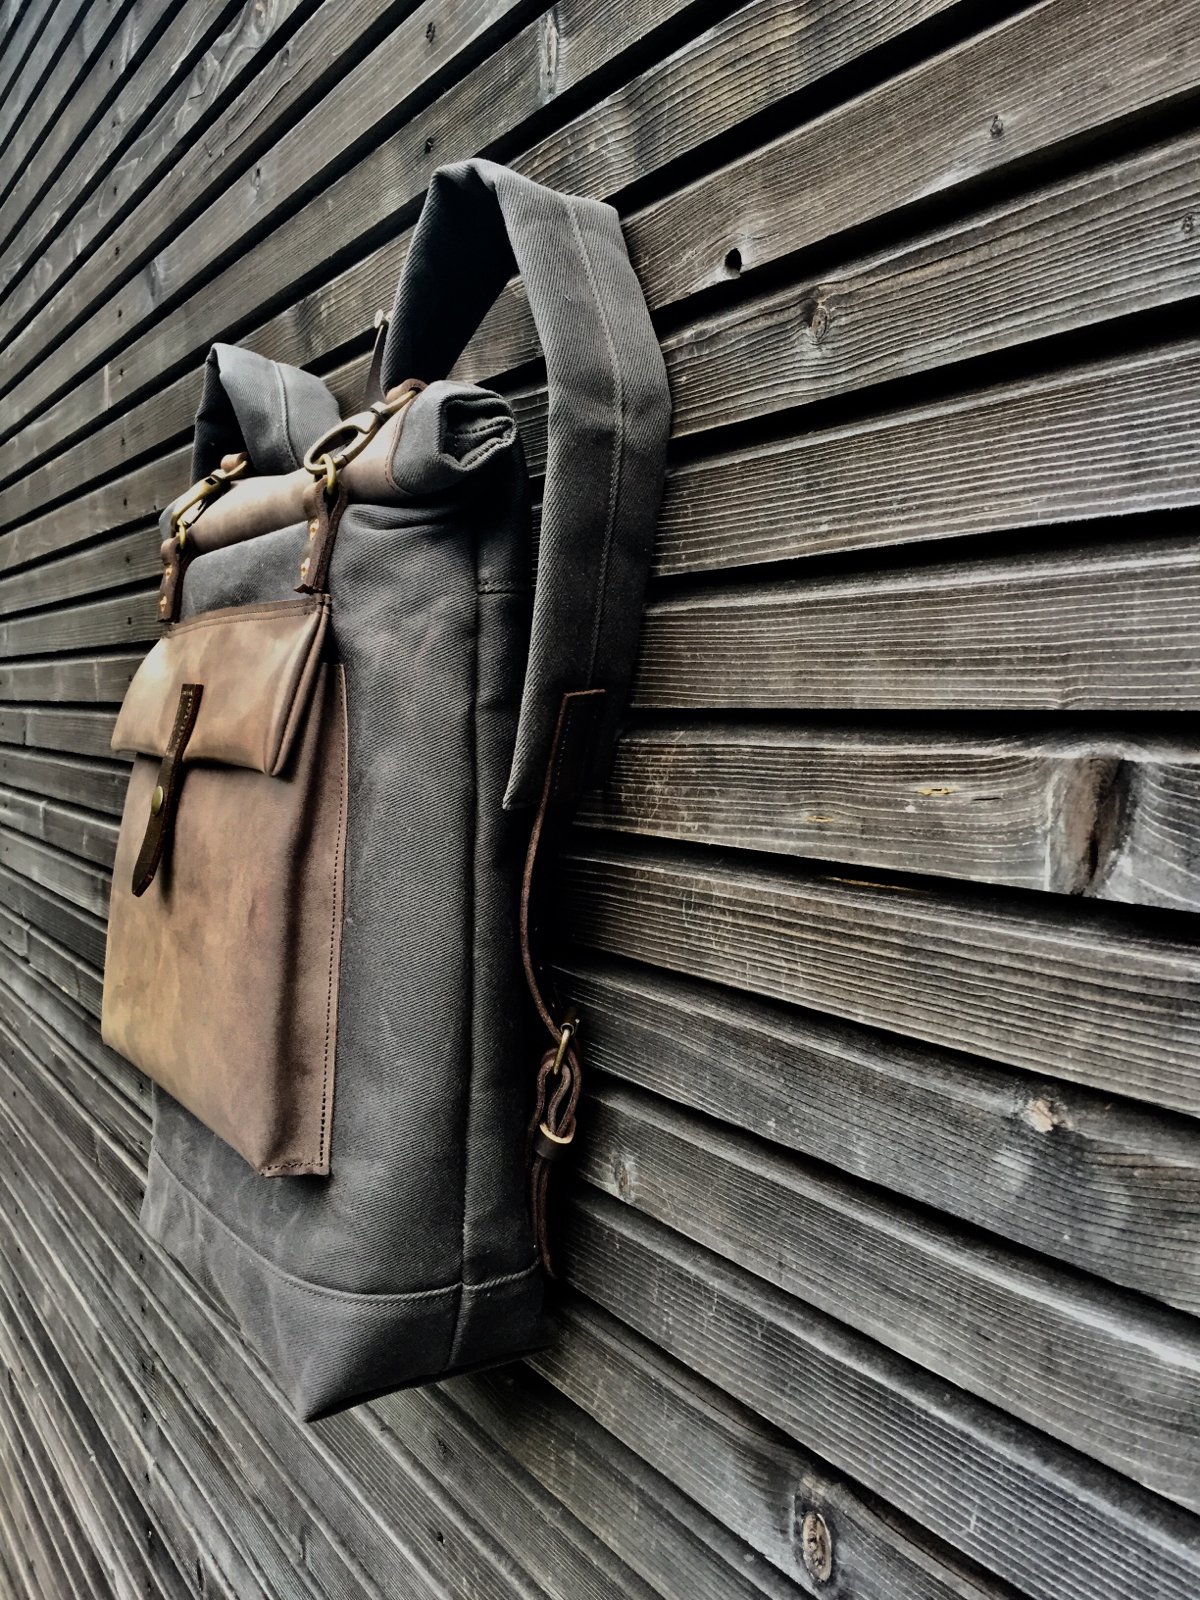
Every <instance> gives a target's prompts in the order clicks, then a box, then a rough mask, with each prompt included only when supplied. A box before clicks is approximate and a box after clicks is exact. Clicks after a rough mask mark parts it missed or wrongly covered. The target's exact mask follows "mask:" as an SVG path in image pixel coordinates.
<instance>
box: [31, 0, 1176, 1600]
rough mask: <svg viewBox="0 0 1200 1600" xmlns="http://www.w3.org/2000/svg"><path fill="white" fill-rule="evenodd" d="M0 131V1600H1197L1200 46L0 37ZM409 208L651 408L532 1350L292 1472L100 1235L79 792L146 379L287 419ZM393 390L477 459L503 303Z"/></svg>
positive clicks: (942, 36)
mask: <svg viewBox="0 0 1200 1600" xmlns="http://www.w3.org/2000/svg"><path fill="white" fill-rule="evenodd" d="M0 145H3V148H4V150H5V154H6V157H7V160H6V161H5V163H4V167H3V173H2V174H0V1150H2V1152H3V1160H0V1368H2V1369H3V1376H4V1380H5V1381H4V1382H3V1383H0V1594H3V1595H4V1596H5V1597H7V1596H9V1595H11V1596H12V1597H13V1600H104V1597H109V1596H111V1597H115V1600H133V1597H148V1600H187V1597H193V1600H324V1597H335V1596H336V1597H337V1600H393V1597H395V1596H403V1597H404V1600H409V1597H413V1600H446V1597H450V1600H453V1597H457V1600H510V1597H511V1600H540V1597H543V1596H545V1597H548V1600H763V1597H770V1600H789V1597H792V1596H798V1595H802V1594H803V1595H810V1596H836V1597H838V1600H881V1597H883V1596H887V1597H888V1600H1146V1597H1147V1596H1154V1600H1195V1597H1196V1596H1197V1594H1200V1120H1198V1119H1200V960H1198V957H1200V923H1197V922H1196V921H1195V920H1194V918H1195V916H1196V913H1197V912H1200V739H1198V738H1197V734H1196V717H1195V713H1196V711H1197V709H1198V708H1200V649H1198V647H1197V638H1198V637H1200V541H1198V538H1197V533H1196V526H1195V511H1196V507H1197V505H1200V426H1198V424H1200V400H1198V399H1197V395H1198V393H1200V321H1198V320H1197V306H1198V305H1200V188H1198V186H1197V171H1198V170H1200V3H1197V0H1038V3H1032V4H1030V3H1024V0H1004V3H1002V4H996V5H984V4H977V3H975V0H560V3H559V4H557V5H553V6H549V7H548V6H546V5H545V4H544V3H542V0H454V3H451V0H183V3H180V4H168V3H166V0H0ZM474 154H485V155H488V156H491V157H493V158H495V159H499V160H503V161H506V162H509V163H511V164H512V165H514V166H516V167H517V168H519V169H520V170H522V171H524V172H526V173H528V174H530V175H531V176H533V177H536V178H539V179H541V180H542V181H544V182H547V183H551V184H555V185H558V186H560V187H564V188H569V189H573V190H576V191H578V192H581V193H585V194H589V195H593V196H596V197H600V198H604V199H607V200H610V201H611V202H612V203H613V204H614V205H616V206H617V207H618V209H619V211H620V213H621V216H622V220H623V222H624V225H625V230H626V235H627V238H628V241H629V246H630V251H631V254H632V257H633V260H634V263H635V265H636V267H637V270H638V272H639V275H640V277H641V280H642V282H643V284H644V286H645V290H646V294H647V298H648V300H649V302H650V304H651V307H652V309H653V312H654V315H655V319H656V325H657V327H658V329H659V332H660V336H661V340H662V345H663V350H664V355H665V358H666V362H667V368H668V372H669V376H670V381H671V386H672V394H673V400H674V420H673V438H672V444H671V453H670V461H669V469H668V477H667V486H666V495H665V501H664V505H663V511H662V516H661V520H660V527H659V535H658V540H657V544H656V547H655V552H654V577H653V581H652V586H651V592H650V595H649V599H648V602H647V610H646V618H645V629H644V636H643V649H642V655H641V661H640V666H639V669H638V674H637V680H636V684H635V690H634V699H633V707H632V710H631V714H630V716H629V718H628V720H627V725H626V727H625V730H624V733H623V735H622V738H621V741H620V743H619V746H618V750H617V755H616V760H615V763H614V767H613V770H612V774H611V777H610V779H609V781H608V783H607V784H606V786H605V787H604V788H603V790H602V791H600V792H598V793H597V794H595V795H593V796H590V797H589V798H588V799H587V801H586V802H585V804H584V806H583V808H582V810H581V814H580V817H579V825H578V827H577V828H576V829H575V832H574V835H573V837H572V839H571V842H570V845H569V848H568V850H567V853H566V856H565V859H564V861H563V863H562V871H561V885H562V896H561V905H562V923H561V929H560V939H559V942H558V947H557V959H558V966H559V969H560V975H561V979H562V983H563V986H564V988H566V989H568V990H569V991H570V993H571V994H572V995H573V996H574V997H575V998H576V999H577V1000H578V1002H579V1004H580V1007H581V1009H582V1011H583V1014H584V1017H585V1019H586V1023H585V1026H586V1041H587V1052H588V1058H589V1061H590V1067H591V1079H590V1089H589V1093H588V1098H587V1106H586V1112H587V1114H586V1126H585V1137H584V1138H583V1139H582V1141H581V1149H580V1152H579V1158H578V1160H577V1162H576V1163H575V1167H574V1170H573V1172H572V1174H571V1176H570V1178H569V1180H568V1182H567V1184H566V1187H565V1194H564V1203H563V1206H562V1233H563V1240H562V1255H561V1259H562V1264H563V1281H562V1283H561V1284H560V1285H559V1287H558V1289H557V1290H556V1295H555V1308H556V1310H555V1315H556V1317H557V1319H558V1323H559V1327H560V1333H561V1336H560V1338H559V1341H558V1342H557V1343H556V1344H555V1345H554V1347H553V1348H551V1349H550V1350H548V1351H546V1352H545V1353H544V1354H542V1355H540V1356H538V1357H537V1358H535V1359H534V1360H533V1361H531V1362H529V1363H526V1364H523V1365H520V1366H517V1367H513V1368H509V1369H505V1370H502V1371H499V1372H496V1373H493V1374H489V1375H485V1376H482V1377H477V1378H464V1379H458V1380H455V1381H453V1382H451V1383H447V1384H443V1385H439V1386H436V1387H434V1388H430V1389H426V1390H419V1391H413V1392H409V1393H405V1394H401V1395H395V1396H392V1397H389V1398H387V1399H384V1400H381V1401H378V1402H375V1403H373V1404H371V1405H368V1406H361V1407H358V1408H356V1409H354V1410H352V1411H350V1412H347V1413H345V1414H344V1415H341V1416H338V1417H335V1418H332V1419H329V1420H327V1421H325V1422H322V1423H320V1424H317V1425H315V1426H311V1427H306V1426H302V1425H299V1424H297V1423H296V1422H294V1421H293V1420H292V1418H291V1416H290V1414H289V1413H288V1411H287V1409H286V1408H285V1406H284V1405H283V1403H282V1401H281V1398H280V1396H279V1394H278V1392H277V1390H276V1389H275V1387H274V1386H273V1384H272V1382H271V1379H270V1378H269V1376H268V1375H267V1374H266V1373H265V1372H264V1370H263V1369H262V1367H261V1365H260V1364H259V1363H258V1361H257V1360H256V1358H255V1357H254V1356H253V1355H252V1354H251V1353H250V1352H249V1351H248V1350H247V1349H246V1347H245V1346H244V1345H243V1344H242V1342H241V1341H240V1339H239V1338H238V1337H237V1335H236V1333H235V1332H234V1330H233V1329H232V1328H231V1327H230V1325H229V1324H228V1323H227V1322H226V1321H225V1320H224V1319H223V1318H222V1316H221V1315H220V1314H219V1313H218V1312H217V1311H216V1310H215V1309H214V1308H213V1307H212V1306H211V1305H209V1304H208V1303H207V1302H206V1300H205V1299H204V1298H203V1296H202V1295H200V1294H199V1293H198V1292H197V1291H196V1290H195V1289H194V1288H193V1287H192V1285H191V1284H190V1282H189V1281H188V1280H187V1279H186V1278H185V1277H184V1276H183V1275H182V1274H181V1273H180V1272H179V1271H178V1270H177V1269H176V1268H175V1266H174V1265H173V1264H172V1262H171V1261H170V1260H169V1259H168V1258H166V1257H165V1256H164V1255H163V1254H162V1253H161V1252H159V1251H158V1250H157V1249H156V1248H155V1247H154V1246H153V1245H151V1244H150V1243H149V1242H148V1241H147V1240H146V1239H145V1238H144V1237H143V1236H142V1234H141V1232H140V1230H139V1227H138V1222H137V1212H138V1206H139V1201H140V1196H141V1192H142V1187H143V1184H144V1179H145V1168H146V1159H147V1154H148V1149H149V1140H150V1116H151V1104H150V1095H149V1090H148V1085H147V1083H146V1081H145V1080H144V1079H143V1078H142V1077H141V1076H140V1074H138V1073H137V1072H136V1071H135V1070H134V1069H133V1068H132V1067H130V1066H129V1065H128V1064H127V1063H126V1062H124V1061H123V1060H121V1059H120V1058H119V1057H117V1056H115V1055H114V1054H113V1053H112V1052H111V1051H109V1050H107V1049H105V1047H104V1046H103V1045H102V1044H101V1042H100V1039H99V1030H98V1017H99V1008H100V994H101V982H102V968H103V961H104V942H105V915H106V907H107V898H108V882H109V873H110V870H111V864H112V860H113V855H114V851H115V846H116V834H117V827H118V822H119V818H120V814H121V808H122V804H123V798H124V788H125V781H126V775H127V771H128V767H127V763H126V762H124V761H123V760H121V759H119V758H117V757H115V756H114V755H113V754H112V752H111V750H110V743H109V741H110V737H111V733H112V728H113V722H114V718H115V714H116V709H117V706H118V704H119V702H120V699H121V696H122V694H123V693H124V690H125V687H126V685H127V684H128V682H129V678H130V676H131V674H132V672H133V670H134V669H135V667H136V664H137V662H138V660H139V659H140V657H141V655H142V654H143V653H144V651H145V649H146V647H147V645H148V643H149V642H150V641H151V640H152V639H153V638H154V636H155V632H156V627H157V623H156V606H155V593H154V591H155V588H156V572H157V568H158V552H157V533H156V517H157V514H158V512H159V510H160V509H161V508H162V506H163V505H164V504H165V503H166V502H167V501H168V500H169V499H171V498H172V497H173V496H174V495H175V494H176V493H178V492H179V491H180V489H182V488H183V487H184V486H185V484H186V481H187V477H188V472H189V445H190V429H191V419H192V415H193V412H194V409H195V406H196V402H197V398H198V388H199V384H198V373H199V367H200V364H201V362H202V360H203V356H204V352H205V350H206V348H207V346H208V345H209V344H210V343H211V342H212V341H213V340H216V339H239V340H243V341H245V342H246V343H248V344H250V345H251V346H253V347H254V348H256V349H258V350H261V351H262V352H264V353H265V354H267V355H269V356H272V357H276V358H279V359H283V360H289V361H295V362H299V363H301V364H304V365H307V366H310V367H312V368H313V369H314V370H316V371H317V372H319V373H321V374H322V375H323V376H324V377H325V378H326V380H327V381H328V382H329V383H330V385H331V386H332V387H333V389H334V391H335V392H336V393H337V394H338V396H339V398H340V399H341V400H342V401H343V403H344V404H345V405H347V406H348V407H349V406H354V405H355V404H356V403H357V400H358V396H359V393H360V390H361V385H362V381H363V378H364V375H365V370H366V365H367V359H368V352H369V347H370V343H371V334H370V326H371V320H372V316H373V314H374V312H375V310H376V309H377V308H378V307H379V306H381V305H384V304H386V303H387V302H388V301H389V299H390V297H391V293H392V290H393V287H394V283H395V279H396V275H397V272H398V271H399V269H400V266H401V265H402V263H403V260H404V256H405V253H406V250H407V248H408V243H409V240H410V238H411V234H412V229H413V226H414V224H415V221H416V218H417V215H418V213H419V210H420V205H421V200H422V196H423V194H424V191H425V188H426V186H427V183H428V180H429V176H430V174H431V173H432V171H433V170H434V169H435V168H436V167H437V166H439V165H441V164H442V163H445V162H450V161H454V160H458V159H462V158H465V157H467V156H470V155H474ZM459 371H460V373H461V374H462V375H463V376H464V377H468V378H471V379H475V380H478V381H483V382H487V383H490V384H493V385H495V386H496V387H498V388H499V389H500V390H501V391H502V392H503V393H504V394H506V395H507V396H508V397H509V398H510V399H511V401H512V403H513V405H514V408H515V410H516V413H517V416H518V419H519V421H520V425H521V429H522V434H523V438H524V443H525V447H526V451H527V454H528V457H529V460H530V462H531V465H532V467H533V470H534V473H535V477H536V475H538V474H540V472H541V471H542V468H543V465H544V459H545V437H546V408H547V397H546V393H545V380H544V370H543V368H542V367H541V365H540V362H539V356H538V348H537V341H536V336H535V334H534V330H533V326H532V322H531V319H530V315H529V308H528V305H527V303H526V300H525V297H524V294H523V291H522V289H521V285H520V284H519V282H514V283H513V284H510V285H509V286H508V288H507V289H506V290H505V291H504V293H503V294H502V295H501V297H500V300H499V301H498V303H497V305H496V306H495V307H494V308H493V310H492V311H491V312H490V313H489V315H488V316H487V317H486V318H485V320H484V323H483V325H482V326H481V328H480V330H479V332H478V334H477V335H476V337H475V339H474V340H473V341H472V344H471V346H470V347H469V348H468V350H467V351H466V353H465V354H464V356H463V358H462V361H461V362H460V365H459ZM535 487H536V485H535Z"/></svg>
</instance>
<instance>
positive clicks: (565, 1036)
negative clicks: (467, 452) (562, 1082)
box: [550, 1007, 579, 1138]
mask: <svg viewBox="0 0 1200 1600" xmlns="http://www.w3.org/2000/svg"><path fill="white" fill-rule="evenodd" d="M578 1032H579V1013H578V1012H577V1011H576V1010H575V1009H574V1007H572V1008H571V1010H570V1011H568V1012H567V1014H566V1016H565V1017H564V1018H563V1024H562V1028H561V1030H560V1032H559V1035H558V1049H557V1050H556V1051H555V1052H554V1065H553V1066H552V1067H551V1068H550V1071H551V1072H552V1073H554V1074H555V1076H557V1075H558V1073H560V1072H561V1071H562V1064H563V1061H564V1059H565V1058H566V1054H567V1051H568V1050H569V1049H570V1046H571V1040H572V1039H573V1038H574V1037H575V1035H576V1034H577V1033H578ZM550 1137H551V1138H553V1134H551V1135H550Z"/></svg>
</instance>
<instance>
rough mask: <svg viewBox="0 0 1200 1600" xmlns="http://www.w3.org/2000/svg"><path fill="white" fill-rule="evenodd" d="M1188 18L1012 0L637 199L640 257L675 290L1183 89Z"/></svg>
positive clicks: (702, 284)
mask: <svg viewBox="0 0 1200 1600" xmlns="http://www.w3.org/2000/svg"><path fill="white" fill-rule="evenodd" d="M1198 19H1200V12H1198V11H1197V10H1196V8H1195V7H1194V5H1192V4H1190V3H1186V0H1185V3H1183V4H1181V3H1180V0H1150V3H1148V4H1131V3H1130V0H1100V3H1097V4H1094V5H1090V6H1087V7H1081V6H1077V5H1062V4H1058V3H1055V0H1050V3H1042V4H1039V5H1034V6H1032V7H1030V8H1028V9H1027V10H1022V11H1020V12H1018V14H1017V15H1016V16H1014V17H1012V18H1010V19H1006V20H1005V21H1003V22H1000V23H999V24H998V25H997V26H995V27H994V28H991V29H989V30H988V31H987V32H984V33H982V34H980V35H978V36H976V37H972V38H969V39H967V40H965V41H964V42H963V43H962V44H960V45H958V46H956V47H955V48H953V49H951V50H948V51H946V52H944V53H942V54H940V55H935V56H933V57H932V58H931V59H929V60H927V61H922V62H920V63H919V64H918V65H917V66H915V67H913V68H911V69H910V70H909V71H908V72H906V73H903V74H901V75H899V76H898V77H895V78H891V79H889V80H888V81H887V82H885V83H883V84H881V85H880V86H879V87H878V88H875V89H872V90H870V91H869V92H868V93H866V94H864V95H861V96H859V97H857V98H855V99H852V100H850V101H848V102H847V103H846V104H844V105H839V106H836V107H834V108H833V109H832V110H831V111H829V112H827V113H826V114H825V115H823V116H821V117H818V118H816V119H815V120H813V121H811V122H805V123H803V124H802V126H801V127H799V128H797V129H796V130H795V131H794V132H788V133H785V134H783V135H782V136H781V137H779V138H778V139H775V140H773V141H771V142H770V143H768V144H766V145H764V146H762V147H761V148H759V149H755V150H753V151H751V152H749V153H748V154H746V155H744V156H742V157H741V158H740V159H739V160H737V161H734V162H731V163H730V164H729V165H727V166H723V167H719V168H718V169H717V170H716V171H714V172H711V173H705V174H704V175H703V176H702V177H700V178H698V179H696V180H695V182H693V183H691V184H689V185H686V186H684V187H683V188H681V189H679V190H678V191H677V192H676V193H674V194H672V195H670V196H667V197H665V198H664V199H662V200H661V201H659V202H658V203H657V204H655V205H653V206H649V207H646V208H644V209H643V210H641V211H639V212H637V213H635V214H634V215H633V216H631V217H630V219H629V222H628V234H629V239H630V244H631V248H632V250H633V254H634V260H635V262H636V264H637V268H638V272H639V274H640V275H642V276H643V277H644V278H646V279H648V280H649V281H650V282H651V283H652V284H653V285H654V286H655V292H656V295H657V296H658V297H660V303H667V302H669V301H670V300H676V299H682V298H684V297H685V296H687V295H689V294H692V293H695V292H696V291H697V290H699V289H702V288H708V287H711V286H713V285H716V284H721V283H727V282H728V281H729V279H730V277H731V276H739V275H741V274H746V273H751V272H753V271H754V270H755V269H756V268H759V267H761V266H764V265H766V264H767V263H769V262H773V261H776V260H778V259H779V258H780V257H781V256H784V255H787V254H789V253H793V252H795V251H797V250H800V249H803V248H804V247H806V246H809V245H812V244H816V243H819V242H822V241H824V240H827V239H828V238H830V237H831V236H832V235H836V234H837V233H839V232H841V231H843V230H846V229H848V228H852V227H854V226H855V225H857V224H859V223H862V222H865V221H869V220H872V219H874V218H877V217H881V216H886V215H888V214H889V213H890V212H892V211H895V210H898V209H900V208H901V207H903V206H905V205H911V204H914V203H917V202H921V201H925V200H928V199H930V198H931V197H933V196H939V195H943V194H945V193H947V192H948V191H949V190H952V189H955V188H958V187H959V186H961V185H964V184H968V183H971V182H973V181H975V180H977V179H979V178H981V177H984V176H986V175H990V174H992V173H995V172H996V171H998V170H1002V169H1004V168H1006V167H1008V166H1010V165H1012V164H1013V163H1014V162H1018V161H1022V160H1025V159H1027V158H1028V157H1029V156H1030V155H1032V154H1035V153H1037V154H1040V153H1042V152H1044V151H1047V150H1050V149H1053V148H1055V147H1057V146H1059V145H1062V144H1064V143H1066V142H1067V141H1070V140H1074V139H1077V138H1078V137H1079V136H1080V135H1083V134H1088V133H1094V132H1096V131H1097V130H1099V129H1100V128H1102V127H1104V126H1105V125H1106V124H1108V123H1111V122H1114V121H1117V120H1118V119H1120V118H1123V117H1127V116H1129V115H1130V114H1131V113H1134V112H1137V111H1139V110H1142V109H1144V108H1145V107H1147V106H1149V105H1152V104H1154V103H1155V102H1157V101H1161V100H1168V99H1170V98H1171V97H1172V96H1175V95H1178V94H1181V93H1187V92H1189V91H1194V90H1195V89H1196V87H1197V82H1198V80H1197V63H1196V60H1195V58H1194V56H1193V55H1192V53H1191V52H1189V51H1187V50H1180V49H1177V48H1176V45H1177V43H1178V41H1179V39H1180V37H1181V36H1182V35H1183V34H1185V33H1186V32H1187V31H1188V30H1190V29H1192V28H1194V27H1195V26H1196V25H1197V21H1198ZM847 152H853V157H854V158H853V159H852V160H847ZM797 173H802V174H803V182H802V183H799V184H798V183H797V181H796V175H797ZM731 250H736V251H737V252H738V257H739V260H738V263H737V265H736V267H731V265H730V264H729V252H730V251H731Z"/></svg>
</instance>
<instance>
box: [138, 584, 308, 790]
mask: <svg viewBox="0 0 1200 1600" xmlns="http://www.w3.org/2000/svg"><path fill="white" fill-rule="evenodd" d="M328 626H329V597H328V595H312V596H309V597H307V598H305V599H302V600H281V601H277V602H273V603H271V604H266V605H256V606H230V607H229V608H227V609H225V610H221V611H207V612H204V613H203V614H202V615H201V616H198V617H191V618H189V619H188V620H187V621H186V622H177V623H175V624H173V625H172V626H171V627H169V628H168V629H167V631H166V632H165V634H164V635H163V637H162V638H161V639H160V640H159V641H158V643H157V644H156V645H155V646H154V648H153V650H151V652H150V654H149V655H148V656H147V657H146V659H145V660H144V661H143V662H142V664H141V666H140V667H139V668H138V670H137V673H136V674H135V676H134V679H133V682H132V683H131V684H130V685H129V690H128V692H127V693H126V696H125V703H124V705H122V707H121V714H120V716H119V717H118V718H117V726H116V728H115V729H114V731H113V737H112V747H113V749H114V750H132V751H135V752H136V753H137V754H139V755H145V756H159V757H163V756H165V755H166V753H167V748H168V746H169V744H170V742H171V731H172V728H173V727H174V725H175V718H176V713H177V711H178V708H179V696H180V691H181V689H182V688H183V686H184V685H185V684H200V685H202V686H203V691H204V692H203V699H202V701H201V705H200V709H199V711H198V713H197V715H196V722H195V727H194V728H193V730H192V732H191V735H190V738H189V740H188V746H187V759H188V760H189V761H216V762H222V763H224V764H225V765H227V766H234V767H249V768H251V769H252V770H254V771H256V772H265V773H267V774H268V775H269V776H272V777H274V776H277V775H278V774H279V773H280V772H281V771H282V769H283V768H284V766H285V765H286V763H287V759H288V755H289V752H290V750H291V747H292V743H293V740H294V738H295V733H296V729H297V728H298V727H299V725H300V724H301V722H302V721H303V720H304V712H305V709H306V707H307V704H308V701H309V698H310V697H311V694H312V688H313V683H314V681H315V679H316V674H317V667H318V664H319V662H320V659H321V652H322V649H323V647H324V643H325V634H326V631H327V629H328Z"/></svg>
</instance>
